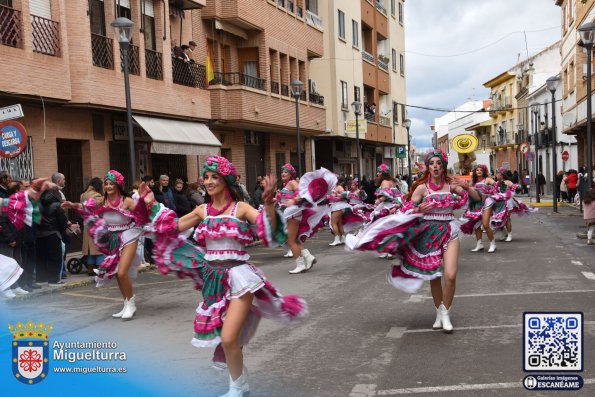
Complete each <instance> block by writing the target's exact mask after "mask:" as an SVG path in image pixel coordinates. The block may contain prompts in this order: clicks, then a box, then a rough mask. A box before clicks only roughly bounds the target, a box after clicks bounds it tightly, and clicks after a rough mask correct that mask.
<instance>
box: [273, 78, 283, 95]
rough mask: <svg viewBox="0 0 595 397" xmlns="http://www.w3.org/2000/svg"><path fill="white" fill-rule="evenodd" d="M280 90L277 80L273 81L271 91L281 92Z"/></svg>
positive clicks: (274, 92)
mask: <svg viewBox="0 0 595 397" xmlns="http://www.w3.org/2000/svg"><path fill="white" fill-rule="evenodd" d="M280 92H281V91H280V88H279V83H277V82H276V81H271V93H273V94H279V93H280Z"/></svg>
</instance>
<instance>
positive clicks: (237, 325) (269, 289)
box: [140, 156, 307, 397]
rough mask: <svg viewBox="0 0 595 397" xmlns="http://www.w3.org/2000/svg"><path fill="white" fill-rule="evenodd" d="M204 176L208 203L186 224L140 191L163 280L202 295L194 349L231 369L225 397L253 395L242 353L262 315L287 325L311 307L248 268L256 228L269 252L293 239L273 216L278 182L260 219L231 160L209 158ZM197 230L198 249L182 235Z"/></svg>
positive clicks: (270, 187) (267, 181)
mask: <svg viewBox="0 0 595 397" xmlns="http://www.w3.org/2000/svg"><path fill="white" fill-rule="evenodd" d="M202 175H203V178H204V184H205V187H206V190H207V194H208V195H209V197H210V201H209V202H208V204H202V205H199V206H198V207H196V208H195V209H194V210H193V211H192V212H191V213H189V214H188V215H185V216H183V217H181V218H177V216H176V214H175V212H173V211H171V210H170V209H168V208H166V207H165V206H164V205H163V204H161V203H158V202H157V201H156V200H155V199H154V197H153V193H152V192H151V191H150V189H148V188H146V187H145V186H142V185H141V188H140V191H141V197H142V198H143V199H144V202H145V203H146V206H147V210H148V211H149V213H150V217H151V219H152V226H153V227H154V230H155V231H156V234H157V239H156V241H155V254H154V255H155V257H154V259H155V262H156V264H157V265H158V266H159V267H160V270H161V271H162V272H163V273H167V272H168V271H176V272H178V274H179V275H181V276H188V275H190V277H193V278H194V282H195V286H196V288H197V289H199V290H201V292H202V296H203V301H202V303H201V304H200V305H199V306H198V308H197V309H196V313H195V320H194V338H193V339H192V342H191V343H192V345H194V346H195V347H215V356H214V358H213V361H214V363H215V365H216V366H217V367H218V368H221V369H224V368H227V369H228V370H229V391H228V393H227V394H225V396H226V397H241V396H242V395H243V394H244V393H248V392H249V391H250V388H249V386H248V373H247V371H246V368H245V367H244V355H243V352H242V347H243V346H244V345H246V344H247V343H248V342H249V340H250V339H251V338H252V336H254V334H255V332H256V328H257V326H258V323H259V320H260V318H261V316H265V317H269V318H273V319H276V320H279V321H281V322H283V323H285V324H286V323H288V322H290V321H291V320H294V319H297V318H301V317H303V316H305V315H306V314H307V306H306V303H305V302H304V301H303V300H302V299H301V298H300V297H298V296H295V295H287V296H281V295H280V294H279V292H277V290H276V289H275V288H274V287H273V286H272V284H271V283H270V282H269V281H268V280H267V279H266V278H265V276H264V274H263V272H262V271H261V270H260V269H258V268H256V267H255V266H254V265H252V264H250V263H249V258H250V255H249V254H248V252H246V244H249V243H251V242H252V241H253V232H252V228H251V227H250V224H254V225H256V230H257V234H258V236H259V238H260V239H261V240H262V241H263V243H264V244H265V245H266V246H276V245H278V244H282V243H284V242H285V241H286V239H287V235H286V234H285V232H284V230H283V229H284V227H283V223H282V221H281V217H280V214H278V213H277V212H276V209H275V186H276V178H275V177H274V176H267V177H265V178H264V185H265V189H264V193H263V199H264V203H265V204H264V210H263V211H261V212H259V211H257V210H256V209H254V208H253V207H252V206H251V205H250V204H248V203H245V202H243V201H241V199H240V193H239V190H238V189H239V186H238V181H237V172H236V170H235V167H234V165H233V164H232V163H231V162H230V161H229V160H227V159H226V158H225V157H221V156H211V157H209V158H208V159H207V160H206V162H205V164H204V166H203V171H202ZM194 227H196V229H195V231H194V236H193V237H194V239H193V240H194V241H195V242H196V245H194V244H192V243H190V240H187V239H186V237H184V236H185V233H184V232H185V231H187V230H190V229H192V228H194Z"/></svg>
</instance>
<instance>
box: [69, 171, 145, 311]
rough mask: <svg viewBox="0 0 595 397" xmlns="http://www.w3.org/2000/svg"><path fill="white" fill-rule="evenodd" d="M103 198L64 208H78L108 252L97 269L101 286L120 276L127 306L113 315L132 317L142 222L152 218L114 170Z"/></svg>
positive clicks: (99, 245) (100, 246) (105, 183)
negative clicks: (148, 216) (133, 285)
mask: <svg viewBox="0 0 595 397" xmlns="http://www.w3.org/2000/svg"><path fill="white" fill-rule="evenodd" d="M103 191H104V194H103V198H101V199H95V198H91V199H89V200H87V201H85V202H84V203H71V202H69V201H66V202H64V203H63V204H62V206H63V207H64V208H74V209H77V210H78V211H79V212H80V213H81V215H82V216H83V219H84V223H85V228H86V229H87V232H88V233H89V234H90V235H91V237H92V238H93V241H94V242H95V244H96V245H97V248H98V249H99V251H101V252H102V253H103V254H105V255H106V257H105V259H104V260H103V262H102V263H101V265H99V266H98V267H97V268H96V269H94V270H95V273H96V276H95V281H96V282H97V287H102V286H104V285H105V284H106V282H107V281H108V280H111V279H113V278H114V277H115V278H116V280H117V282H118V288H120V293H121V294H122V297H123V298H124V307H123V308H122V310H120V311H119V312H118V313H114V314H112V317H113V318H121V319H122V320H131V319H132V318H133V316H134V314H135V313H136V297H135V295H134V291H133V288H132V281H131V279H134V278H136V274H137V268H138V266H139V265H140V263H141V260H140V258H139V257H138V255H137V253H136V251H137V250H136V248H137V246H138V239H139V238H140V237H141V235H142V234H143V230H142V228H141V226H142V225H143V224H144V223H145V222H146V221H147V220H148V219H147V218H146V211H145V210H144V205H143V204H142V203H141V204H140V205H138V206H137V204H136V202H135V201H134V200H133V199H132V198H131V197H130V196H129V195H128V193H127V192H126V190H125V189H124V177H123V176H122V174H120V173H119V172H118V171H115V170H110V171H108V172H107V174H105V177H104V178H103Z"/></svg>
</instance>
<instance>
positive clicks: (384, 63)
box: [377, 55, 389, 72]
mask: <svg viewBox="0 0 595 397" xmlns="http://www.w3.org/2000/svg"><path fill="white" fill-rule="evenodd" d="M388 62H389V59H388V58H387V57H384V56H381V55H378V60H377V63H378V67H379V68H380V69H382V70H384V71H386V72H388Z"/></svg>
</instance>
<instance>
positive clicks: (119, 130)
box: [114, 121, 151, 142]
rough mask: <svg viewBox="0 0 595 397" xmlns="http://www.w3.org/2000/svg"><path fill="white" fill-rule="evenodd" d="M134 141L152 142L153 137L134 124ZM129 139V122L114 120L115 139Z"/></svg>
mask: <svg viewBox="0 0 595 397" xmlns="http://www.w3.org/2000/svg"><path fill="white" fill-rule="evenodd" d="M132 131H133V132H134V142H151V137H150V136H149V134H147V133H146V132H145V131H144V130H143V129H142V128H141V127H139V126H138V125H134V124H133V125H132ZM127 140H128V124H127V123H126V122H125V121H114V141H127Z"/></svg>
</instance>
